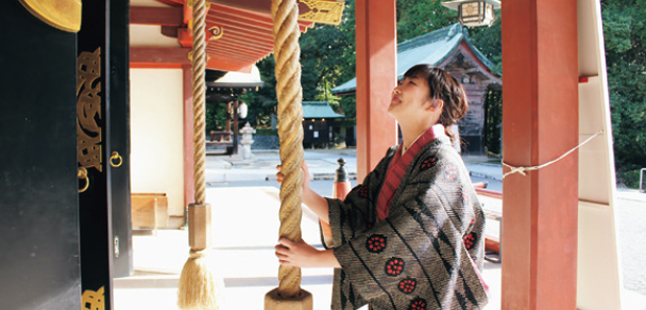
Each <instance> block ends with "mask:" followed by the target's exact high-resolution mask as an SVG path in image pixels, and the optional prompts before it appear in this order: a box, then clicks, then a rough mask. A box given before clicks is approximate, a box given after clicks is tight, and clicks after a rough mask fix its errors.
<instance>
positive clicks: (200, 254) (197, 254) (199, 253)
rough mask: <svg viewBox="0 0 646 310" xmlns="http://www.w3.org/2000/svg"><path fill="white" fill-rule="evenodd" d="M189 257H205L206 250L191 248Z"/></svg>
mask: <svg viewBox="0 0 646 310" xmlns="http://www.w3.org/2000/svg"><path fill="white" fill-rule="evenodd" d="M189 257H190V258H192V259H198V258H204V257H206V250H199V251H198V250H191V251H190V252H189Z"/></svg>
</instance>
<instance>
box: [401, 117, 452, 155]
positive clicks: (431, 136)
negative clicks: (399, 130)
mask: <svg viewBox="0 0 646 310" xmlns="http://www.w3.org/2000/svg"><path fill="white" fill-rule="evenodd" d="M445 135H446V134H445V131H444V126H443V125H442V124H435V125H433V126H432V127H431V128H429V129H427V130H426V131H424V132H422V133H421V134H420V135H419V136H417V138H415V140H414V141H413V143H411V147H413V145H415V144H416V143H417V141H418V140H419V139H420V138H421V137H424V139H423V140H426V141H427V142H426V143H428V142H430V141H433V140H435V139H436V138H439V137H441V136H445ZM426 143H423V145H422V146H424V145H426ZM411 147H409V148H407V147H406V146H404V144H403V143H402V145H401V147H400V149H401V155H402V156H403V155H404V153H406V152H407V151H408V150H409V149H410V148H411ZM418 152H419V150H418Z"/></svg>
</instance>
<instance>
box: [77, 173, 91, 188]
mask: <svg viewBox="0 0 646 310" xmlns="http://www.w3.org/2000/svg"><path fill="white" fill-rule="evenodd" d="M76 176H77V177H78V178H79V179H80V180H83V179H85V186H84V187H83V188H79V193H82V192H84V191H86V190H87V189H88V188H89V187H90V179H89V178H88V177H87V169H85V167H79V168H78V173H77V174H76Z"/></svg>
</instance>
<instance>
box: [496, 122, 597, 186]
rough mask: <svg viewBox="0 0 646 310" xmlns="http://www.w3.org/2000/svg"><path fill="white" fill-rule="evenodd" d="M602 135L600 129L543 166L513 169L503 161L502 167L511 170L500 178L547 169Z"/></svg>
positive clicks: (513, 167)
mask: <svg viewBox="0 0 646 310" xmlns="http://www.w3.org/2000/svg"><path fill="white" fill-rule="evenodd" d="M602 133H603V129H602V130H599V131H598V132H597V133H595V134H594V135H592V136H591V137H589V138H587V139H586V140H585V141H583V142H581V143H580V144H579V145H577V146H576V147H574V148H572V149H571V150H569V151H567V152H565V154H563V155H561V156H559V158H557V159H555V160H552V161H550V162H547V163H544V164H542V165H538V166H530V167H523V166H521V167H515V166H512V165H509V164H507V163H505V162H504V161H503V162H502V165H503V166H505V167H507V168H509V169H511V171H509V172H507V173H505V174H503V175H502V178H503V179H505V177H507V176H508V175H510V174H514V173H520V174H521V175H527V173H525V172H526V171H533V170H538V169H541V168H544V167H547V166H549V165H551V164H553V163H555V162H557V161H559V160H561V159H563V158H565V157H566V156H568V155H570V154H571V153H572V152H574V151H576V150H577V149H578V148H580V147H582V146H583V145H585V144H586V143H588V142H590V141H591V140H592V139H594V138H596V137H597V136H598V135H600V134H602Z"/></svg>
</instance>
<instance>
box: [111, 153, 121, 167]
mask: <svg viewBox="0 0 646 310" xmlns="http://www.w3.org/2000/svg"><path fill="white" fill-rule="evenodd" d="M115 159H118V160H119V163H117V164H115V163H114V160H115ZM121 164H123V158H122V157H121V155H119V152H117V151H114V152H112V156H110V166H112V167H115V168H118V167H121Z"/></svg>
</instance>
